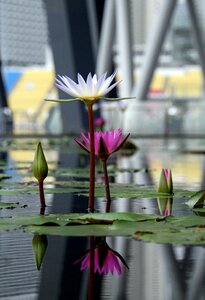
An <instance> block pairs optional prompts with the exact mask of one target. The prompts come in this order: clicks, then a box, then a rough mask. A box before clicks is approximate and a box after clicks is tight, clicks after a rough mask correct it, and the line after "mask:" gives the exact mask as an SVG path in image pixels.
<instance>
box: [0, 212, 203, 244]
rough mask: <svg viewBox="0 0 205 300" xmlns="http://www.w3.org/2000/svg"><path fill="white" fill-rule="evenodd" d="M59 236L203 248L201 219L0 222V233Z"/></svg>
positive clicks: (86, 217) (112, 216) (126, 216)
mask: <svg viewBox="0 0 205 300" xmlns="http://www.w3.org/2000/svg"><path fill="white" fill-rule="evenodd" d="M14 228H24V230H26V231H28V232H32V233H38V234H46V235H60V236H90V235H93V236H132V237H133V238H135V239H137V240H140V241H146V242H155V243H170V244H189V245H205V218H203V217H200V216H196V215H193V216H180V217H173V216H169V217H159V216H157V215H142V214H135V213H94V214H64V215H60V214H58V215H49V216H41V215H37V216H28V217H12V218H1V219H0V230H5V229H7V230H8V229H14Z"/></svg>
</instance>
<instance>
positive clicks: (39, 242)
mask: <svg viewBox="0 0 205 300" xmlns="http://www.w3.org/2000/svg"><path fill="white" fill-rule="evenodd" d="M47 246H48V238H47V235H44V234H35V235H34V237H33V240H32V248H33V252H34V257H35V261H36V267H37V269H38V270H40V268H41V265H42V262H43V258H44V256H45V253H46V249H47Z"/></svg>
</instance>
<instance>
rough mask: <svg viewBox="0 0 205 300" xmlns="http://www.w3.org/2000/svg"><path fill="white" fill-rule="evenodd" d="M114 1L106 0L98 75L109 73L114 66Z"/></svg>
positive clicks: (98, 59) (97, 66)
mask: <svg viewBox="0 0 205 300" xmlns="http://www.w3.org/2000/svg"><path fill="white" fill-rule="evenodd" d="M114 4H115V3H114V0H106V2H105V5H104V12H103V19H102V29H101V34H100V42H99V48H98V55H97V62H96V73H97V74H98V75H101V74H102V73H104V72H106V71H107V72H109V71H110V69H111V66H112V46H113V40H114V31H115V18H114V17H115V11H114V8H115V6H114Z"/></svg>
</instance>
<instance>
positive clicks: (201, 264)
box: [0, 139, 205, 300]
mask: <svg viewBox="0 0 205 300" xmlns="http://www.w3.org/2000/svg"><path fill="white" fill-rule="evenodd" d="M35 143H36V140H29V141H27V140H24V139H23V141H22V140H14V141H8V140H2V141H1V149H0V150H1V158H2V159H1V162H2V163H1V165H2V168H1V170H2V172H1V173H2V175H4V176H2V179H1V188H2V189H5V187H6V189H13V188H14V187H15V188H16V193H14V194H13V195H6V194H1V193H0V195H1V196H0V197H1V202H20V206H21V207H19V208H15V209H12V210H11V209H1V210H0V214H1V217H8V216H25V215H28V216H29V215H35V214H38V213H39V196H38V194H37V193H30V192H29V191H28V192H25V193H18V189H21V188H22V187H23V188H25V187H26V188H28V189H32V188H33V187H34V186H35V185H36V183H35V180H34V178H33V177H32V175H31V163H32V160H33V156H34V151H35V150H34V148H35V147H34V146H35ZM133 143H134V144H135V145H137V147H138V150H137V151H135V152H134V153H132V155H131V154H130V155H125V154H124V153H121V154H119V155H116V156H115V157H113V158H111V159H110V161H109V170H111V174H112V176H111V180H112V181H113V182H118V183H123V184H124V183H134V184H136V185H139V186H152V187H153V186H154V188H155V187H157V184H158V181H159V176H160V172H161V168H163V167H169V168H171V169H172V172H173V182H174V187H175V188H183V189H189V190H196V191H197V190H200V189H202V188H204V187H205V172H204V171H205V159H204V154H205V141H204V140H198V139H192V140H189V139H166V140H164V139H136V140H133ZM42 144H43V146H45V148H44V152H45V154H46V157H47V160H48V162H49V168H50V170H51V171H50V174H49V177H48V178H47V179H46V182H45V187H47V188H49V187H54V186H55V183H56V180H57V179H59V180H61V182H62V181H66V180H73V178H68V177H66V176H65V173H60V170H61V169H63V170H64V171H65V169H66V168H79V167H84V166H85V165H86V164H87V163H88V159H87V158H86V157H85V156H84V155H82V152H78V151H79V149H78V147H77V146H75V145H73V143H72V142H70V140H68V141H67V140H66V139H65V141H63V142H62V141H58V140H55V141H52V142H51V141H48V140H46V139H45V140H42ZM67 145H68V147H67ZM116 167H117V168H116ZM113 168H114V175H115V176H113ZM55 170H59V173H57V172H54V171H55ZM63 174H64V177H63ZM6 175H7V177H8V178H6V177H5V176H6ZM101 179H102V178H100V176H99V177H98V178H97V180H98V181H99V182H100V180H101ZM180 201H181V200H180ZM180 201H177V199H174V202H173V210H172V214H173V215H176V216H177V215H189V214H190V215H191V214H193V212H192V211H191V210H190V209H189V207H188V206H186V205H185V204H184V202H183V201H181V202H180ZM46 203H47V205H48V206H47V208H46V214H56V213H69V212H80V213H85V212H86V208H87V197H86V196H82V195H79V194H78V193H50V194H49V193H46ZM23 206H24V207H23ZM104 209H105V198H104V197H99V198H96V210H97V211H99V212H104ZM111 211H117V212H124V211H128V212H136V213H142V214H159V207H158V204H157V200H156V199H154V198H144V199H143V198H129V199H126V198H114V199H112V205H111ZM0 236H1V239H0V245H1V247H0V249H1V251H0V299H11V300H12V299H15V300H16V299H19V300H23V299H25V300H33V299H35V300H36V299H42V300H47V299H48V300H58V299H59V300H64V299H71V300H75V299H76V300H78V299H80V300H81V299H82V300H83V299H87V297H88V286H89V272H88V270H83V271H80V266H81V264H80V263H75V262H76V261H77V260H79V259H80V258H81V257H82V256H83V254H84V253H85V251H86V250H87V249H89V237H62V236H55V235H48V236H47V249H46V253H45V257H44V259H43V263H42V265H41V268H40V270H39V271H38V270H37V268H36V262H35V258H34V254H33V248H32V239H33V236H34V234H31V233H26V232H24V231H23V230H19V229H18V230H11V231H2V230H1V231H0ZM106 241H107V243H108V245H109V246H110V248H112V249H113V250H115V251H117V252H118V253H120V255H121V256H122V257H123V258H124V260H125V261H126V264H127V265H128V267H129V269H127V268H126V267H125V266H122V274H121V275H116V274H115V275H111V274H108V275H98V274H96V275H95V278H94V291H93V293H94V297H93V299H106V300H107V299H116V300H119V299H122V300H123V299H133V300H134V299H137V300H138V299H139V300H152V299H153V300H155V299H158V300H181V299H188V300H191V299H196V300H202V299H205V284H204V283H205V248H204V247H199V246H184V245H171V244H157V243H145V242H142V241H137V240H135V239H133V238H131V237H122V236H117V237H107V238H106Z"/></svg>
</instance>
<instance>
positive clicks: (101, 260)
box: [76, 241, 128, 275]
mask: <svg viewBox="0 0 205 300" xmlns="http://www.w3.org/2000/svg"><path fill="white" fill-rule="evenodd" d="M79 261H82V263H81V268H80V270H81V271H82V270H85V269H88V268H89V267H90V253H89V252H88V253H87V254H85V255H84V256H83V257H82V258H81V259H80V260H78V261H77V262H79ZM77 262H76V263H77ZM121 264H124V266H126V267H127V268H128V266H127V264H126V262H125V260H124V258H123V257H122V256H121V255H120V254H119V253H118V252H116V251H114V250H112V249H111V248H110V247H109V246H108V244H107V243H106V242H105V241H101V242H100V243H98V244H97V246H96V247H95V249H94V272H95V273H96V272H98V273H99V274H108V273H111V274H115V273H116V274H118V275H121V274H122V267H121Z"/></svg>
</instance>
